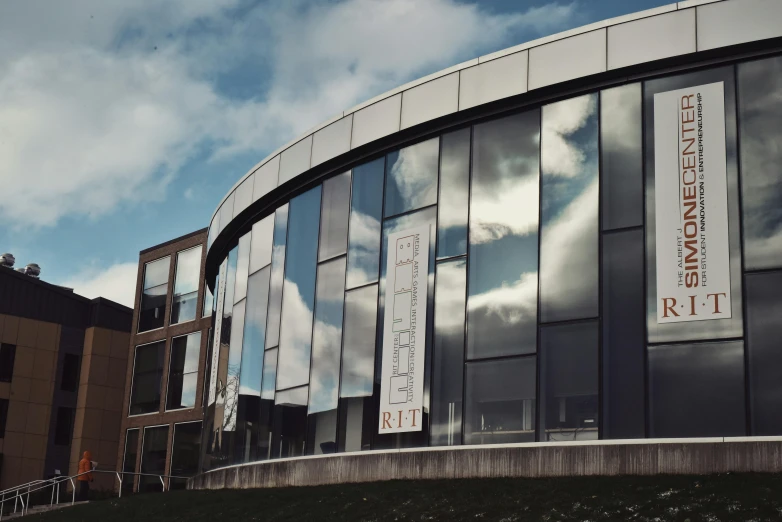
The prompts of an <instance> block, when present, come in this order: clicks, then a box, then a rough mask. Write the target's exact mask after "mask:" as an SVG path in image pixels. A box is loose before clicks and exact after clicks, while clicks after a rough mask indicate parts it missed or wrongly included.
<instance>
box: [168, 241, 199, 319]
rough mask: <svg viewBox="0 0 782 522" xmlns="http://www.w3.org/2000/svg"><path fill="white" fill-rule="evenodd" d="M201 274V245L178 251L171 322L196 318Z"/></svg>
mask: <svg viewBox="0 0 782 522" xmlns="http://www.w3.org/2000/svg"><path fill="white" fill-rule="evenodd" d="M200 275H201V247H200V246H197V247H195V248H191V249H189V250H184V251H182V252H179V253H177V255H176V276H175V277H174V297H173V299H172V300H171V324H176V323H183V322H185V321H192V320H193V319H195V318H196V310H197V309H198V280H199V277H200Z"/></svg>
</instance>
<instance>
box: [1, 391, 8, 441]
mask: <svg viewBox="0 0 782 522" xmlns="http://www.w3.org/2000/svg"><path fill="white" fill-rule="evenodd" d="M7 421H8V399H0V437H5V426H6V422H7Z"/></svg>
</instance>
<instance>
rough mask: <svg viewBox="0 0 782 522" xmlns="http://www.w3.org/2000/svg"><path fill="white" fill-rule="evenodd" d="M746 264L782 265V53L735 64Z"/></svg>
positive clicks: (758, 266) (756, 266) (751, 267)
mask: <svg viewBox="0 0 782 522" xmlns="http://www.w3.org/2000/svg"><path fill="white" fill-rule="evenodd" d="M738 81H739V91H738V92H739V123H740V131H741V142H740V143H741V192H742V213H743V218H744V266H745V268H746V269H748V270H757V269H761V268H776V267H780V266H782V205H780V204H779V202H780V200H782V147H780V146H779V144H780V143H782V124H780V121H782V56H776V57H774V58H767V59H764V60H757V61H754V62H747V63H742V64H739V66H738Z"/></svg>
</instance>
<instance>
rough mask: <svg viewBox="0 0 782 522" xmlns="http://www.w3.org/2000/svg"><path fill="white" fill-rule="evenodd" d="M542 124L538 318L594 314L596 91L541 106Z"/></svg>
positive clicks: (596, 263) (596, 258) (547, 318)
mask: <svg viewBox="0 0 782 522" xmlns="http://www.w3.org/2000/svg"><path fill="white" fill-rule="evenodd" d="M542 125H543V130H542V137H541V145H540V161H541V178H540V179H541V183H542V186H541V190H540V199H541V213H540V215H541V226H540V320H541V321H542V322H553V321H565V320H568V319H584V318H588V317H597V315H598V311H597V305H598V281H599V278H598V257H599V255H598V244H599V241H598V236H597V235H598V207H599V200H598V197H599V188H598V186H599V183H598V175H597V174H598V153H597V141H598V136H597V132H598V126H597V94H588V95H586V96H580V97H578V98H572V99H570V100H565V101H561V102H559V103H554V104H552V105H546V106H545V107H543V123H542ZM541 413H542V412H541Z"/></svg>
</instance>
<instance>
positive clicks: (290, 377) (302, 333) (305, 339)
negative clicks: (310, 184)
mask: <svg viewBox="0 0 782 522" xmlns="http://www.w3.org/2000/svg"><path fill="white" fill-rule="evenodd" d="M320 194H321V189H320V187H315V188H314V189H312V190H310V191H308V192H305V193H304V194H302V195H300V196H296V197H295V198H293V199H292V200H291V202H290V217H289V218H288V219H289V221H288V227H289V230H288V231H289V234H288V247H287V253H286V254H285V255H286V257H285V283H284V284H283V299H282V315H281V317H282V318H281V326H280V352H279V361H278V365H279V368H278V371H277V389H286V388H291V387H293V386H298V385H300V384H306V383H307V382H309V376H310V375H309V371H310V351H311V348H312V312H313V308H314V306H315V264H316V263H317V261H318V230H319V228H320Z"/></svg>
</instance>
